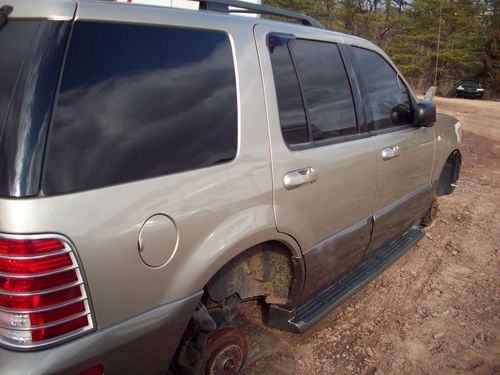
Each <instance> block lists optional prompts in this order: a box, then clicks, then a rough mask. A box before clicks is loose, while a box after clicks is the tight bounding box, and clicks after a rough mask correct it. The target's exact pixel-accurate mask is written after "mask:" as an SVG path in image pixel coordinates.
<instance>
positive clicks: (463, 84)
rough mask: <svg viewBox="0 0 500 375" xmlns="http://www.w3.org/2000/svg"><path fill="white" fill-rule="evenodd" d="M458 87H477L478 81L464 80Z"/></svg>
mask: <svg viewBox="0 0 500 375" xmlns="http://www.w3.org/2000/svg"><path fill="white" fill-rule="evenodd" d="M459 85H460V86H477V85H479V81H478V80H475V79H465V80H463V81H460V82H459Z"/></svg>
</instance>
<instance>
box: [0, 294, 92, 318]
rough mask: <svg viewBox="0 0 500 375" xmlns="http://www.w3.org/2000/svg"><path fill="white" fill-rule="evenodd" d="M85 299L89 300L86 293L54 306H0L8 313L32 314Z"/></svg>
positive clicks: (0, 309)
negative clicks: (11, 307) (34, 307)
mask: <svg viewBox="0 0 500 375" xmlns="http://www.w3.org/2000/svg"><path fill="white" fill-rule="evenodd" d="M85 300H87V297H86V296H85V295H83V296H81V297H78V298H74V299H72V300H68V301H65V302H62V303H60V304H58V305H53V306H49V307H41V308H39V309H31V310H12V309H8V308H5V307H0V311H2V312H6V313H9V314H32V313H39V312H45V311H51V310H57V309H59V308H61V307H64V306H68V305H72V304H73V303H77V302H80V301H85Z"/></svg>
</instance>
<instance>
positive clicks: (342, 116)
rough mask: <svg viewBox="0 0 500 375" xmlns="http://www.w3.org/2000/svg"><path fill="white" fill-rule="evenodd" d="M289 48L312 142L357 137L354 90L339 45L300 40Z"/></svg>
mask: <svg viewBox="0 0 500 375" xmlns="http://www.w3.org/2000/svg"><path fill="white" fill-rule="evenodd" d="M290 45H291V50H292V54H293V56H294V59H295V62H296V64H297V71H298V75H299V79H300V82H301V83H302V90H303V92H304V100H305V102H306V108H307V110H308V113H309V122H310V123H309V126H310V127H311V129H312V135H313V140H314V141H320V140H322V139H327V138H332V137H337V136H341V135H349V134H354V133H357V124H356V113H355V111H354V102H353V98H352V94H351V87H350V85H349V80H348V78H347V73H346V71H345V67H344V63H343V62H342V58H341V57H340V52H339V48H338V47H337V45H336V44H332V43H325V42H315V41H308V40H300V39H297V40H293V41H291V42H290Z"/></svg>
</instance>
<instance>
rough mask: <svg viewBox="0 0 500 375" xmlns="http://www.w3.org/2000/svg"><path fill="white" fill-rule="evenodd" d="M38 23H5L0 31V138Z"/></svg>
mask: <svg viewBox="0 0 500 375" xmlns="http://www.w3.org/2000/svg"><path fill="white" fill-rule="evenodd" d="M39 23H40V22H39V21H12V20H11V21H7V24H6V25H5V26H4V27H3V28H1V29H0V48H1V52H0V82H1V83H0V138H1V135H2V130H3V126H4V124H5V118H6V117H7V112H8V110H9V104H10V99H11V97H12V93H13V91H14V87H15V84H16V81H17V76H18V74H19V71H20V70H21V67H22V65H23V61H24V57H25V55H26V52H27V51H28V48H29V46H30V44H31V41H32V39H33V36H34V35H35V32H36V29H37V27H38V24H39Z"/></svg>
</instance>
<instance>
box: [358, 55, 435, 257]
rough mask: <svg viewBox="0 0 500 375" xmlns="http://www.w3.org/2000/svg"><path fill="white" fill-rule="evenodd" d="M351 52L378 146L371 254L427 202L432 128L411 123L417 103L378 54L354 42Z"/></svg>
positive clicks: (412, 219)
mask: <svg viewBox="0 0 500 375" xmlns="http://www.w3.org/2000/svg"><path fill="white" fill-rule="evenodd" d="M350 51H351V57H352V60H353V62H354V65H355V70H356V73H357V77H358V79H359V81H360V85H361V87H362V92H363V94H362V95H363V99H364V102H365V109H366V113H367V118H368V127H369V130H370V133H371V135H372V137H373V138H372V139H373V141H374V142H375V146H376V151H377V166H378V181H377V197H376V203H375V210H374V229H373V237H372V241H371V243H370V248H369V250H368V253H370V252H371V251H374V250H376V249H377V248H379V247H380V246H382V245H383V244H384V243H387V242H388V241H390V240H391V239H393V238H395V237H397V236H398V235H399V234H401V233H402V232H404V231H405V230H407V229H408V228H409V227H410V226H411V225H412V224H414V223H418V222H419V221H420V218H421V217H422V215H423V214H424V213H425V211H426V210H427V208H428V207H429V205H430V203H431V200H432V193H431V184H430V173H431V169H432V163H433V160H434V129H433V128H426V127H413V126H412V125H411V124H412V117H413V109H412V108H413V106H414V105H415V103H416V102H415V100H414V99H413V98H412V96H411V94H410V92H409V90H408V88H407V87H406V85H405V83H404V82H403V80H402V79H401V77H400V76H399V75H398V73H397V72H396V71H395V69H394V68H393V67H392V65H391V64H390V63H389V62H388V61H387V60H386V59H385V58H384V57H383V56H382V55H380V54H378V53H376V52H374V51H371V50H368V49H363V48H358V47H352V48H350Z"/></svg>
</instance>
